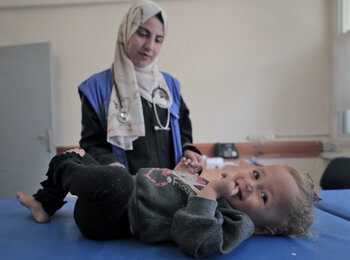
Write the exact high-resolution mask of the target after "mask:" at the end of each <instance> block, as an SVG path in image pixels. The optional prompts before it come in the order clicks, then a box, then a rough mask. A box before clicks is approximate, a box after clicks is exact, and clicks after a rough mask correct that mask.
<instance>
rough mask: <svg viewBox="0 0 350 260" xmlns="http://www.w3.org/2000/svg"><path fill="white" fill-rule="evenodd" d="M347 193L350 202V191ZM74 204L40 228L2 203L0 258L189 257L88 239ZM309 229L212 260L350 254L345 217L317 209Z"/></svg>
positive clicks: (13, 205)
mask: <svg viewBox="0 0 350 260" xmlns="http://www.w3.org/2000/svg"><path fill="white" fill-rule="evenodd" d="M338 193H339V192H338V191H334V192H332V193H331V192H328V193H327V192H325V193H322V196H323V197H324V199H325V202H326V201H328V199H329V200H330V201H332V200H333V199H332V198H337V197H338ZM339 194H340V193H339ZM345 195H346V196H347V201H349V198H350V197H349V196H350V193H348V192H346V194H345ZM339 196H340V195H339ZM74 201H75V198H68V203H67V204H66V205H65V206H64V207H63V208H62V209H61V210H60V211H59V212H58V213H57V214H56V215H55V217H53V218H52V220H51V222H50V223H48V224H38V223H35V222H34V221H33V220H32V218H31V215H30V212H29V210H27V209H26V208H24V207H23V206H21V205H20V204H19V203H18V201H17V199H15V198H13V199H12V198H11V199H0V223H1V224H0V234H1V235H0V259H4V260H5V259H6V260H11V259H16V260H18V259H26V260H30V259H35V260H38V259H50V260H55V259H65V260H69V259H128V260H129V259H153V260H157V259H191V258H190V257H188V256H187V255H185V254H183V253H182V252H181V250H180V248H178V247H177V246H176V245H174V244H171V243H164V244H157V245H148V244H143V243H141V242H139V241H137V240H136V239H133V238H130V239H122V240H115V241H106V242H99V241H92V240H88V239H86V238H84V237H83V236H82V235H81V234H80V232H79V230H78V228H77V227H76V225H75V223H74V219H73V213H72V212H73V207H74ZM342 203H343V202H342V201H340V204H342ZM347 209H348V207H347ZM313 230H314V232H315V233H316V234H315V235H314V236H313V237H312V238H308V239H287V238H277V237H260V236H253V237H251V238H249V239H248V240H247V241H245V242H244V243H242V244H241V245H240V246H239V247H238V248H237V249H236V250H234V251H233V252H231V253H230V254H227V255H220V256H215V257H212V258H211V259H230V260H233V259H239V260H243V259H244V260H246V259H254V260H256V259H308V260H309V259H318V260H319V259H346V257H348V256H349V246H350V221H349V220H348V219H346V218H342V217H339V216H338V215H334V214H332V213H331V212H329V211H325V210H323V209H319V208H316V209H315V224H314V225H313Z"/></svg>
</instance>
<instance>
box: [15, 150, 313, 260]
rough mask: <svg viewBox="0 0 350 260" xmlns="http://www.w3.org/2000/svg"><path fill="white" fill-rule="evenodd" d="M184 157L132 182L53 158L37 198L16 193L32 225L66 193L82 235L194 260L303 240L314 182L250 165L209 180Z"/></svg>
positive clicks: (79, 155) (117, 171)
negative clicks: (174, 248) (173, 248)
mask: <svg viewBox="0 0 350 260" xmlns="http://www.w3.org/2000/svg"><path fill="white" fill-rule="evenodd" d="M196 171H197V169H196V165H195V164H193V163H192V162H191V161H190V160H187V159H184V158H183V159H182V160H181V162H180V163H179V164H178V165H177V166H176V167H175V169H174V170H169V169H158V168H145V169H140V170H139V171H138V173H137V174H136V175H135V176H131V175H130V174H129V173H128V172H127V171H126V170H125V169H124V168H122V167H111V166H105V165H100V164H99V163H97V162H96V161H95V160H93V159H92V157H90V156H89V155H88V154H86V153H85V152H84V150H82V149H73V150H70V151H69V152H66V153H65V154H63V155H60V156H55V157H54V158H53V159H52V160H51V162H50V166H49V170H48V172H47V179H46V180H45V181H44V182H42V183H41V184H42V186H43V189H40V190H39V191H38V192H37V193H36V194H35V195H34V196H30V195H28V194H25V193H22V192H19V193H18V194H17V196H18V199H19V201H20V203H21V204H22V205H24V206H26V207H28V208H29V209H30V210H31V212H32V215H33V218H34V219H35V220H36V221H37V222H48V221H49V220H50V217H51V216H52V215H53V214H54V213H55V212H56V211H57V210H58V209H59V208H60V207H61V206H62V205H63V204H64V201H63V199H64V197H65V196H66V194H67V193H68V192H71V193H72V194H73V195H77V196H78V199H77V202H76V206H75V209H74V218H75V222H76V224H77V226H78V227H79V229H80V231H81V232H82V234H83V235H84V236H86V237H87V238H90V239H97V240H107V239H117V238H121V237H127V236H135V237H137V238H138V239H140V240H141V241H143V242H146V243H156V242H162V241H174V242H175V243H176V244H178V245H179V246H180V247H181V249H182V250H183V251H184V252H186V253H187V254H190V255H192V256H195V257H201V256H209V255H213V254H223V253H228V252H230V251H232V250H233V249H234V248H235V247H237V246H238V245H239V244H240V243H242V242H243V241H244V240H245V239H247V238H248V237H249V236H251V235H252V234H258V235H281V236H288V237H301V236H304V235H307V234H308V233H309V232H310V226H311V224H312V221H313V206H314V203H315V202H316V201H317V200H318V199H319V197H318V195H317V194H316V193H315V192H314V190H313V185H312V180H311V179H310V178H309V177H308V175H304V174H301V173H299V172H297V171H296V170H294V169H293V168H291V167H289V166H279V165H273V166H267V167H254V168H252V169H251V170H247V171H240V172H237V173H231V174H227V173H222V174H221V176H220V178H218V179H214V180H212V181H210V182H209V181H207V180H205V179H204V178H202V177H200V176H198V175H197V174H196Z"/></svg>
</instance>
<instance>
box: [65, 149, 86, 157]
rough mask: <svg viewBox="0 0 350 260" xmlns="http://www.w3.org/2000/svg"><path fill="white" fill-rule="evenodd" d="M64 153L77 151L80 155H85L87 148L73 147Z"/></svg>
mask: <svg viewBox="0 0 350 260" xmlns="http://www.w3.org/2000/svg"><path fill="white" fill-rule="evenodd" d="M64 153H77V154H79V155H80V157H83V156H84V155H85V150H84V149H81V148H72V149H69V150H67V151H65V152H64Z"/></svg>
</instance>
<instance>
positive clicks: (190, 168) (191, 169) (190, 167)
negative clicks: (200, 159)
mask: <svg viewBox="0 0 350 260" xmlns="http://www.w3.org/2000/svg"><path fill="white" fill-rule="evenodd" d="M174 170H175V171H178V172H186V173H190V174H196V173H198V172H199V171H201V170H202V167H201V166H200V165H198V164H197V163H194V162H193V161H192V160H191V159H186V158H185V157H182V158H181V160H180V162H179V163H178V165H176V167H175V168H174Z"/></svg>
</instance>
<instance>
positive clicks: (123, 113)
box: [118, 111, 130, 123]
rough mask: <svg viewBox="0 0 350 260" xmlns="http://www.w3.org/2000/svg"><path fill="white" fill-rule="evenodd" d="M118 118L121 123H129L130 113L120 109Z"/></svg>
mask: <svg viewBox="0 0 350 260" xmlns="http://www.w3.org/2000/svg"><path fill="white" fill-rule="evenodd" d="M118 120H119V122H120V123H127V122H129V121H130V116H129V113H128V112H126V111H120V112H119V114H118Z"/></svg>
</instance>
